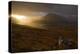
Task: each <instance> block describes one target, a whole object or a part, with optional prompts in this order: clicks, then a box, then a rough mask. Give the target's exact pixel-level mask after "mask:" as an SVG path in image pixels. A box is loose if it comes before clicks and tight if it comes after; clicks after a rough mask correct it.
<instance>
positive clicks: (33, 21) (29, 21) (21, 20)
mask: <svg viewBox="0 0 80 54" xmlns="http://www.w3.org/2000/svg"><path fill="white" fill-rule="evenodd" d="M11 17H12V19H13V20H14V21H15V22H16V24H19V25H25V26H31V27H36V28H43V25H42V24H41V21H42V20H43V18H42V16H24V15H11Z"/></svg>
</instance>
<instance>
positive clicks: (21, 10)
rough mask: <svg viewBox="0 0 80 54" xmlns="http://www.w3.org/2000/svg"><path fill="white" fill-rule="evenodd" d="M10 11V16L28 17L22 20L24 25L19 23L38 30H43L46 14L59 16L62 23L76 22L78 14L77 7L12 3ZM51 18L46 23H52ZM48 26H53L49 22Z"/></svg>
mask: <svg viewBox="0 0 80 54" xmlns="http://www.w3.org/2000/svg"><path fill="white" fill-rule="evenodd" d="M11 9H12V10H11V14H12V15H23V16H26V17H28V18H26V20H24V23H22V22H23V21H21V23H22V24H24V25H26V24H27V25H29V26H33V27H40V28H41V27H42V28H43V27H44V25H45V24H46V23H45V24H44V22H45V19H44V17H45V16H46V15H48V14H57V15H60V16H61V17H62V18H61V17H60V18H61V19H60V18H59V19H60V20H63V19H64V20H63V21H66V20H67V21H70V22H76V21H77V14H78V7H77V5H63V4H47V3H45V4H44V3H30V2H12V5H11ZM53 18H54V16H53ZM53 18H49V20H48V22H50V21H54V20H55V18H54V19H53ZM43 21H44V22H43ZM21 23H19V24H21ZM76 23H77V22H76ZM48 24H49V23H48ZM50 24H54V22H51V23H50Z"/></svg>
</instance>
